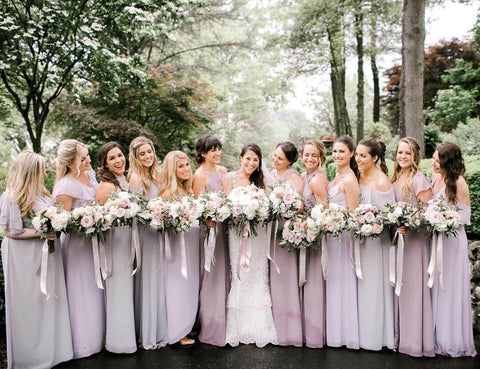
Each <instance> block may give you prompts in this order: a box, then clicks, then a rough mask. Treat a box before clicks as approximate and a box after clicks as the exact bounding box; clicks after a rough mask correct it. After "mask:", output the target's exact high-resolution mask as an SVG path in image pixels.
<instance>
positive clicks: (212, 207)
mask: <svg viewBox="0 0 480 369" xmlns="http://www.w3.org/2000/svg"><path fill="white" fill-rule="evenodd" d="M197 207H198V210H199V212H200V218H199V220H200V223H201V224H202V225H204V226H206V222H207V221H208V220H209V219H210V220H213V221H214V222H223V221H225V220H226V219H227V218H228V217H229V216H230V214H231V213H232V207H231V202H230V200H229V199H227V197H226V196H225V194H224V193H223V192H202V193H201V194H200V196H199V197H198V199H197Z"/></svg>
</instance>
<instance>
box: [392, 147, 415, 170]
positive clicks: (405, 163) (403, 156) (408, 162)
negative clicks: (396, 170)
mask: <svg viewBox="0 0 480 369" xmlns="http://www.w3.org/2000/svg"><path fill="white" fill-rule="evenodd" d="M396 159H397V163H398V165H399V166H400V168H402V169H407V168H410V167H411V166H412V164H413V152H412V150H411V149H410V145H408V144H407V143H406V142H403V141H401V142H400V143H399V144H398V147H397V156H396Z"/></svg>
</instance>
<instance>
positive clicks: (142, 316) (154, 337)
mask: <svg viewBox="0 0 480 369" xmlns="http://www.w3.org/2000/svg"><path fill="white" fill-rule="evenodd" d="M129 162H130V169H129V173H128V175H129V187H130V190H132V191H135V192H137V193H139V194H141V195H142V196H143V197H144V198H145V199H147V200H150V199H153V198H155V197H157V196H158V183H159V178H160V172H159V171H158V160H157V156H156V155H155V147H154V146H153V142H152V141H151V140H150V139H148V138H146V137H142V136H141V137H137V138H135V139H134V140H133V141H132V142H131V143H130V153H129ZM139 238H140V243H141V250H142V266H141V268H140V271H137V274H136V275H135V299H134V301H135V304H136V305H135V315H136V325H137V334H138V341H139V342H140V345H141V347H142V348H144V349H145V350H152V349H156V348H159V347H163V346H166V345H167V343H168V332H167V310H166V302H165V265H164V264H163V263H162V262H161V260H163V258H164V257H165V256H164V255H163V252H162V246H163V242H162V243H160V240H159V234H158V233H157V231H155V230H153V229H151V228H150V227H140V237H139Z"/></svg>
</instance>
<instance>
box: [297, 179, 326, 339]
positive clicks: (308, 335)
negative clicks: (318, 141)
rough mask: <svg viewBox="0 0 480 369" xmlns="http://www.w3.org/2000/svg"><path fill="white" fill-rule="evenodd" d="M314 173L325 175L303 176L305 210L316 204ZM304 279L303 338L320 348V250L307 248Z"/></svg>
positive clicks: (322, 292)
mask: <svg viewBox="0 0 480 369" xmlns="http://www.w3.org/2000/svg"><path fill="white" fill-rule="evenodd" d="M315 175H321V176H325V174H323V173H322V172H320V171H318V170H315V171H313V172H312V173H309V174H307V175H306V176H305V178H304V187H303V198H304V201H305V210H307V211H308V210H309V209H310V208H311V207H313V206H314V205H315V204H316V200H315V195H314V194H313V193H312V191H311V190H310V186H309V185H308V182H309V181H310V180H311V179H312V178H313V177H314V176H315ZM306 279H307V282H306V283H305V284H304V286H303V295H302V304H303V305H302V309H303V311H302V313H303V340H304V342H305V344H306V346H307V347H310V348H321V347H323V346H324V345H325V280H324V279H323V269H322V259H321V250H315V249H309V250H307V270H306Z"/></svg>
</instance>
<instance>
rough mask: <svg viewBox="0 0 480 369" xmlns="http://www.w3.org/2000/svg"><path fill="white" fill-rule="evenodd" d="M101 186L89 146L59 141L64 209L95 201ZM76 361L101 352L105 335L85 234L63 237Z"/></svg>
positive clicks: (57, 193) (59, 195) (57, 192)
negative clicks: (96, 177)
mask: <svg viewBox="0 0 480 369" xmlns="http://www.w3.org/2000/svg"><path fill="white" fill-rule="evenodd" d="M97 187H98V183H97V180H96V179H95V172H94V171H93V170H92V167H91V165H90V156H89V155H88V150H87V147H86V146H85V145H84V144H82V143H80V142H79V141H77V140H73V139H69V140H63V141H62V142H60V146H59V147H58V153H57V174H56V182H55V186H54V188H53V196H54V197H55V201H56V203H57V204H61V205H62V206H63V208H64V209H65V210H72V209H75V208H77V207H80V206H83V205H85V204H87V203H91V202H93V201H94V200H95V194H96V192H97ZM61 241H62V251H63V263H64V267H65V280H66V284H67V296H68V307H69V311H70V323H71V327H72V340H73V354H74V359H78V358H82V357H86V356H90V355H92V354H95V353H97V352H100V351H101V350H102V347H103V339H104V336H105V302H104V294H103V290H101V289H99V288H98V287H97V285H96V282H95V268H94V264H93V252H92V241H91V239H90V238H86V237H85V236H83V235H78V234H66V235H63V236H62V238H61Z"/></svg>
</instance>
